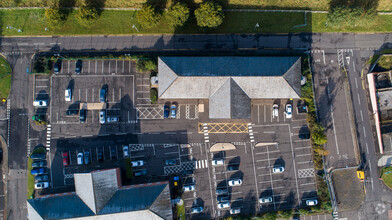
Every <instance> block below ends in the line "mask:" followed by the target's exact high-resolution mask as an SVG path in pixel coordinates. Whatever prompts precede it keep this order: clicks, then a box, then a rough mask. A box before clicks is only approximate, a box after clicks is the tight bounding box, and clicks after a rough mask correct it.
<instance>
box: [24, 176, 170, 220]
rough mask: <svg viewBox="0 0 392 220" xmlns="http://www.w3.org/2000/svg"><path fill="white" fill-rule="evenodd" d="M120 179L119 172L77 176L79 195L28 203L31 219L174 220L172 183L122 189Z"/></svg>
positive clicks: (141, 185) (45, 198) (69, 194)
mask: <svg viewBox="0 0 392 220" xmlns="http://www.w3.org/2000/svg"><path fill="white" fill-rule="evenodd" d="M118 175H119V170H118V169H112V170H103V171H99V172H92V173H87V174H75V188H76V193H75V192H72V193H65V194H60V195H48V196H44V197H42V198H36V199H30V200H28V205H27V206H28V213H29V219H30V220H32V219H34V220H35V219H67V218H79V217H80V218H82V217H83V219H90V218H89V217H88V216H91V219H100V218H97V216H106V217H110V218H111V219H113V218H114V219H135V218H139V217H143V218H145V217H147V218H149V219H173V216H172V209H171V201H170V189H169V185H168V182H157V183H148V184H138V185H132V186H124V187H120V184H121V183H120V182H119V176H118ZM82 184H84V185H83V186H82ZM89 187H91V190H89V189H88V188H89ZM81 190H84V191H83V192H82V191H81ZM117 214H118V215H117ZM102 219H105V218H102Z"/></svg>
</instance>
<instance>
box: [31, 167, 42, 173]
mask: <svg viewBox="0 0 392 220" xmlns="http://www.w3.org/2000/svg"><path fill="white" fill-rule="evenodd" d="M44 173H45V168H37V169H32V170H31V175H38V174H44Z"/></svg>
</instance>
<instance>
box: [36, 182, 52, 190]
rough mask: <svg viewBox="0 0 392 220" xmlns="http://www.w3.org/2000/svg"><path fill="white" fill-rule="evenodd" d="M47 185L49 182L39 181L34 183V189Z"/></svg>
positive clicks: (46, 186) (43, 187)
mask: <svg viewBox="0 0 392 220" xmlns="http://www.w3.org/2000/svg"><path fill="white" fill-rule="evenodd" d="M48 187H49V182H39V183H36V184H35V185H34V188H36V189H45V188H48Z"/></svg>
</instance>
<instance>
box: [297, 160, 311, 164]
mask: <svg viewBox="0 0 392 220" xmlns="http://www.w3.org/2000/svg"><path fill="white" fill-rule="evenodd" d="M306 163H307V164H311V163H313V161H311V160H309V161H303V162H297V164H306Z"/></svg>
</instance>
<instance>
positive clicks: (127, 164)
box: [125, 158, 133, 179]
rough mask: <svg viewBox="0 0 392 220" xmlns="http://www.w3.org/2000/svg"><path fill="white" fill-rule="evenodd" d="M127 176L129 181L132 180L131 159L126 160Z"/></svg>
mask: <svg viewBox="0 0 392 220" xmlns="http://www.w3.org/2000/svg"><path fill="white" fill-rule="evenodd" d="M125 176H126V177H127V179H132V177H133V174H132V163H131V159H130V158H126V159H125Z"/></svg>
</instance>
